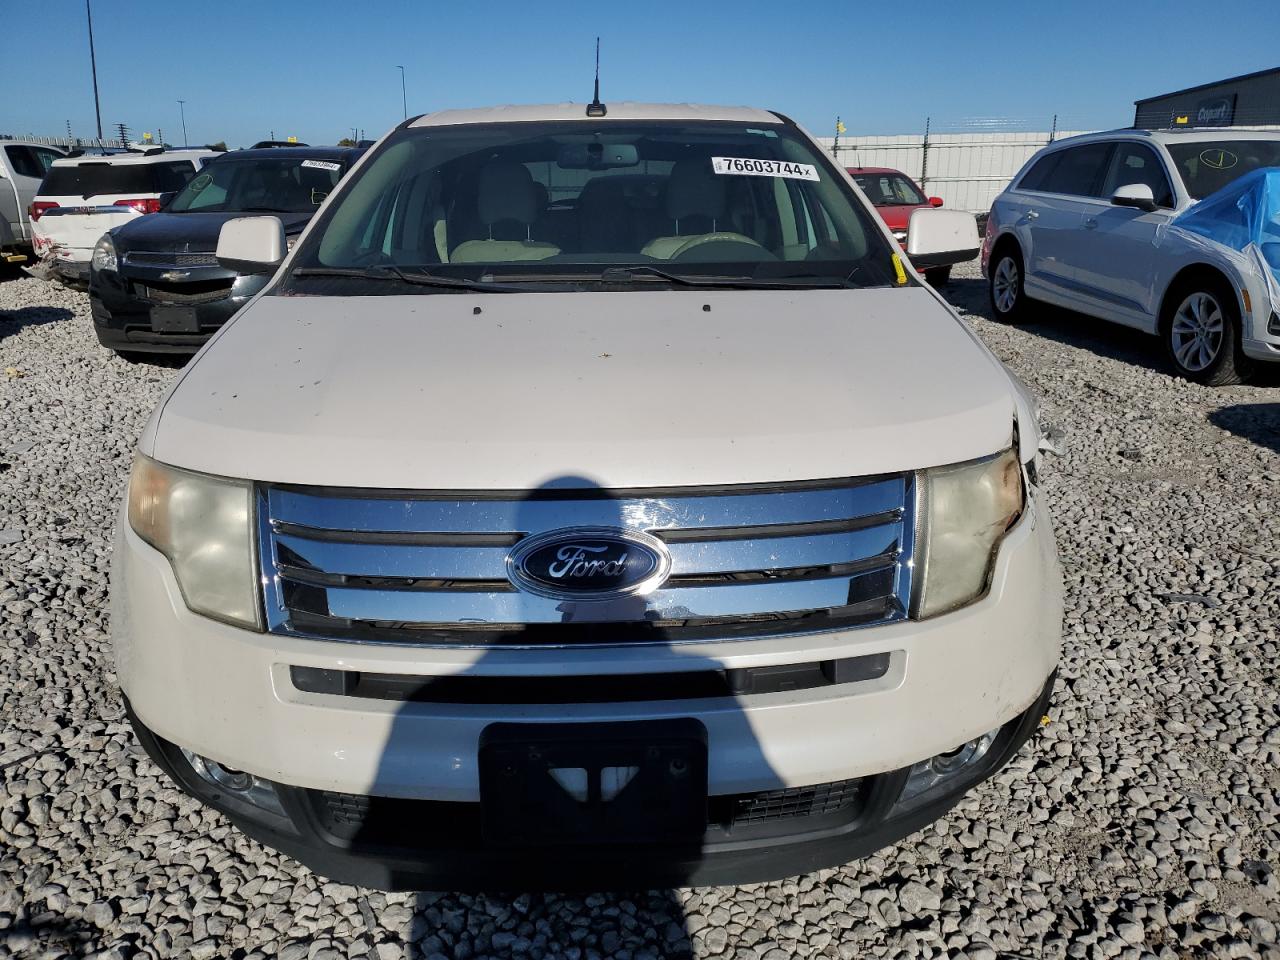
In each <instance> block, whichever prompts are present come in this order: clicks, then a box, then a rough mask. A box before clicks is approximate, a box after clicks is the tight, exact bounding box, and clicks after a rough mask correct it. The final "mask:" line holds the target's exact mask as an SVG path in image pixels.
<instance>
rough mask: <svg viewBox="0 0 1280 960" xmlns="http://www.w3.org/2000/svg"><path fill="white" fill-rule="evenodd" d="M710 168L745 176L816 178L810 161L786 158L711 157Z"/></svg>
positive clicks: (816, 172)
mask: <svg viewBox="0 0 1280 960" xmlns="http://www.w3.org/2000/svg"><path fill="white" fill-rule="evenodd" d="M711 169H712V170H714V171H715V172H716V173H720V174H726V173H728V174H739V175H742V176H747V177H786V178H787V179H788V180H817V179H818V168H817V167H815V166H814V165H813V164H812V163H791V162H789V161H787V160H752V159H749V158H746V157H712V158H711Z"/></svg>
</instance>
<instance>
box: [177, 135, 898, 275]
mask: <svg viewBox="0 0 1280 960" xmlns="http://www.w3.org/2000/svg"><path fill="white" fill-rule="evenodd" d="M214 166H215V167H216V166H217V164H215V165H214ZM210 169H211V170H212V168H210ZM206 172H208V171H206ZM357 178H358V179H357V180H356V181H355V182H354V183H352V184H351V185H350V187H349V188H347V189H344V191H343V192H342V195H341V197H340V199H339V201H338V203H337V204H336V205H334V206H332V207H330V209H329V210H328V212H327V213H326V214H325V215H324V218H325V219H324V222H323V223H322V224H319V225H317V227H316V228H313V230H312V231H311V234H310V238H309V239H308V241H307V242H306V243H305V244H304V246H303V248H302V249H300V250H299V251H298V254H297V256H296V257H295V258H294V261H293V264H294V268H295V270H303V271H305V269H307V268H310V269H312V270H316V269H323V268H333V267H337V268H344V269H349V270H350V269H355V270H358V269H361V268H366V267H371V266H381V265H394V266H398V267H402V268H419V269H424V268H427V267H431V268H432V271H433V272H439V271H444V272H446V273H449V274H456V275H459V276H469V275H470V274H476V275H490V274H492V275H502V276H506V277H511V276H515V275H517V274H518V275H519V276H520V277H522V278H523V277H526V276H528V277H533V276H535V275H537V274H539V273H541V274H545V275H551V274H558V275H560V276H563V275H564V274H565V273H566V272H568V273H572V274H573V275H574V276H579V275H585V276H592V277H594V276H597V275H599V274H600V273H601V265H643V264H662V265H663V269H664V270H665V271H666V272H669V273H671V272H675V273H679V272H683V270H684V268H685V267H686V266H690V267H697V266H699V265H701V266H707V265H714V266H715V270H714V272H715V273H720V274H730V273H731V274H734V275H735V276H740V275H749V276H751V277H755V278H763V277H770V278H772V277H804V278H806V279H809V280H814V279H822V280H832V281H836V282H844V281H845V280H848V281H849V282H851V283H854V284H866V285H877V286H878V285H884V284H891V283H893V282H894V277H895V271H894V269H893V264H892V259H891V258H892V255H893V252H892V250H891V249H890V248H889V246H888V244H887V242H886V241H884V239H883V236H882V235H881V233H880V231H879V229H878V227H877V226H876V225H875V223H874V221H873V220H872V219H871V215H870V213H869V212H868V211H867V210H866V208H865V207H864V206H863V205H862V204H861V203H859V202H858V200H857V198H856V197H855V195H854V194H853V192H852V191H851V190H850V189H849V188H848V185H847V181H845V180H844V178H843V177H842V176H840V174H839V172H838V171H837V170H836V169H835V168H834V167H833V166H832V165H831V161H830V159H829V158H828V157H827V156H826V155H825V154H822V153H821V152H820V151H817V150H815V149H814V148H813V147H812V145H811V144H810V143H809V141H808V140H807V139H805V138H803V137H802V136H801V135H799V134H798V133H796V132H795V131H794V130H793V129H792V128H790V127H788V126H786V125H782V124H776V125H772V124H765V125H760V126H751V127H748V126H744V125H742V124H736V123H728V122H712V121H703V122H689V123H675V122H665V121H652V122H639V121H637V122H621V121H600V122H598V123H596V124H592V125H588V124H587V123H585V122H583V121H579V120H575V121H568V122H559V121H557V122H551V121H548V122H545V123H522V124H472V125H461V126H458V127H445V128H437V127H426V128H413V127H410V128H407V129H404V130H400V131H397V132H396V133H395V134H393V135H392V137H391V138H390V139H388V141H386V143H385V144H384V145H383V147H382V148H380V149H379V151H378V154H377V156H375V157H373V158H372V159H371V161H370V162H368V163H366V164H365V165H364V167H363V168H362V169H361V170H360V172H359V173H358V174H357ZM197 179H199V178H197ZM194 183H195V181H193V184H194ZM472 265H484V268H483V269H481V268H480V267H478V266H477V267H475V268H473V267H472ZM494 266H500V268H501V269H497V270H495V269H492V267H494ZM569 267H577V268H579V269H577V270H567V268H569ZM704 272H707V271H704Z"/></svg>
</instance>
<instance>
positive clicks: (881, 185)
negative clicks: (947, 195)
mask: <svg viewBox="0 0 1280 960" xmlns="http://www.w3.org/2000/svg"><path fill="white" fill-rule="evenodd" d="M848 171H849V176H851V177H853V182H854V183H856V184H857V185H858V186H859V187H861V188H862V192H863V193H865V194H866V195H867V199H868V200H870V201H871V203H872V205H873V206H874V207H875V208H876V213H878V214H880V219H881V220H883V221H884V222H885V226H887V227H888V228H889V229H890V230H891V231H892V232H893V238H894V239H895V240H897V241H898V243H899V244H901V245H902V249H904V250H905V249H906V248H907V227H908V226H909V225H910V224H911V214H912V213H914V212H915V211H916V210H921V209H928V208H929V207H940V206H942V198H941V197H927V198H926V197H925V194H924V191H923V190H921V189H920V187H919V186H917V185H916V182H915V181H914V180H912V179H911V178H910V177H908V176H907V175H906V174H905V173H903V172H902V171H901V170H894V169H893V168H892V167H849V168H848ZM951 266H952V265H951V264H949V263H948V264H943V265H941V266H937V267H930V268H929V269H927V270H925V272H924V276H925V279H926V280H928V281H929V282H930V283H931V284H933V285H934V286H935V287H936V286H941V285H942V284H944V283H946V282H947V281H948V280H950V279H951Z"/></svg>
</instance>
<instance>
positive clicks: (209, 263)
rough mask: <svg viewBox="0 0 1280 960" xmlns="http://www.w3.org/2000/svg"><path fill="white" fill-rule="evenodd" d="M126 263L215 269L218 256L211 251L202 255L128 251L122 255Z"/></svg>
mask: <svg viewBox="0 0 1280 960" xmlns="http://www.w3.org/2000/svg"><path fill="white" fill-rule="evenodd" d="M124 259H125V261H126V262H127V263H138V264H146V265H147V266H149V267H151V266H160V267H165V266H168V267H216V266H217V265H218V256H217V254H215V253H214V252H213V251H211V250H210V251H206V252H202V253H175V252H173V251H156V250H130V251H129V252H128V253H126V254H125V255H124Z"/></svg>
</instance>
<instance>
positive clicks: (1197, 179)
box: [1165, 140, 1280, 200]
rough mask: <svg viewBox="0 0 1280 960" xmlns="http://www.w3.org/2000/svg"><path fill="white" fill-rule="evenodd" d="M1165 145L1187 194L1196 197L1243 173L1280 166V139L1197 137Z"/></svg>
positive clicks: (1204, 195) (1204, 194)
mask: <svg viewBox="0 0 1280 960" xmlns="http://www.w3.org/2000/svg"><path fill="white" fill-rule="evenodd" d="M1165 146H1166V147H1167V148H1168V150H1169V156H1171V157H1173V166H1174V169H1176V170H1177V171H1178V175H1179V176H1180V177H1182V183H1183V186H1185V187H1186V188H1187V193H1188V194H1189V195H1190V196H1191V197H1193V198H1195V199H1196V200H1203V199H1204V198H1205V197H1207V196H1208V195H1209V194H1211V193H1216V192H1217V191H1218V190H1221V189H1222V188H1223V187H1225V186H1226V185H1227V184H1229V183H1231V181H1233V180H1235V179H1236V178H1237V177H1242V176H1244V175H1245V174H1246V173H1252V172H1253V171H1254V170H1258V169H1261V168H1262V167H1280V140H1197V141H1192V142H1190V143H1166V144H1165Z"/></svg>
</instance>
